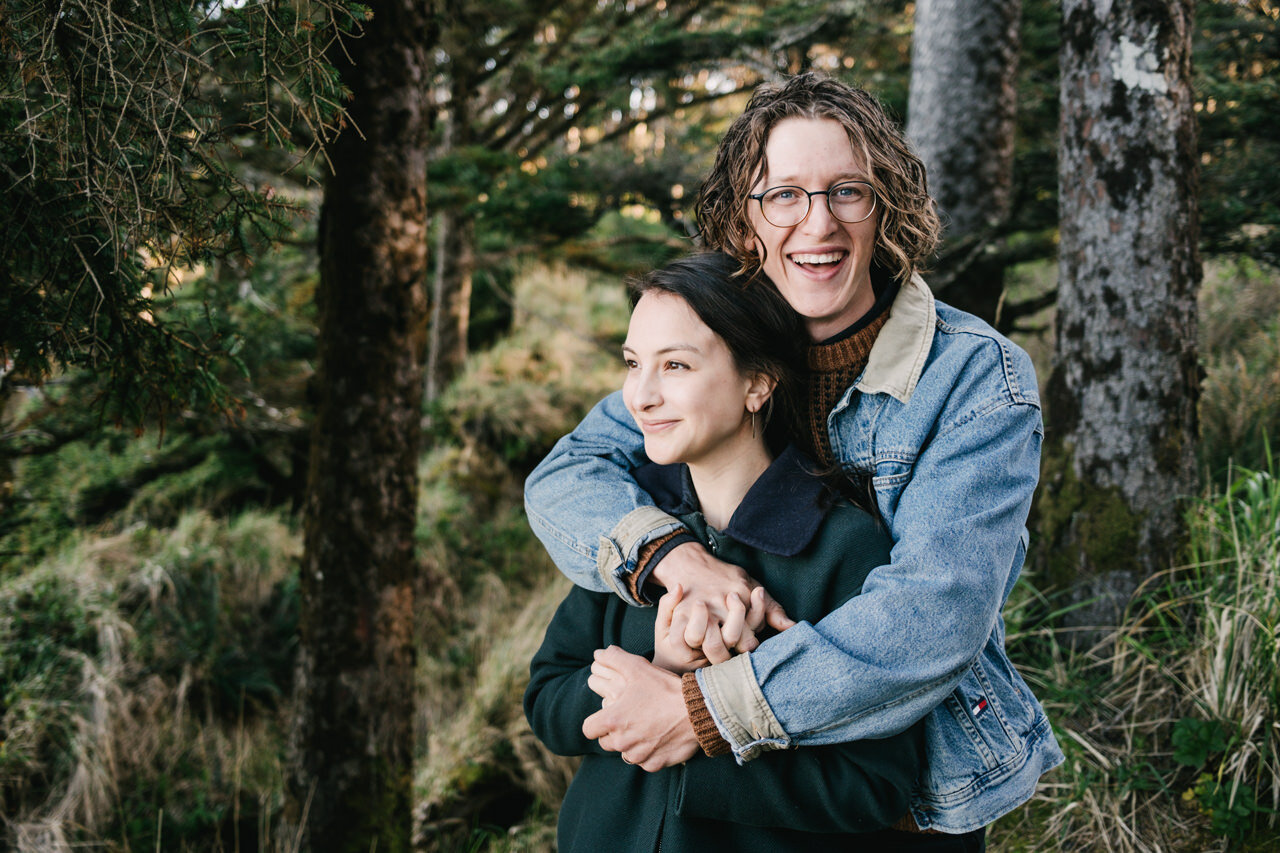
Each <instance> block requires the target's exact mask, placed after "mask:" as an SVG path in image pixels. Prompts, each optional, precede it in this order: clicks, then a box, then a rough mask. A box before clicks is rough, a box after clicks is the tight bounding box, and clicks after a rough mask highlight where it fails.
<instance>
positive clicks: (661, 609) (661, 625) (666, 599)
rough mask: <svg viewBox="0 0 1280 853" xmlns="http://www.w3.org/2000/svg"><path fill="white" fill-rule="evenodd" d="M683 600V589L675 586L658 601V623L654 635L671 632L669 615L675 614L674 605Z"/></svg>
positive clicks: (678, 585)
mask: <svg viewBox="0 0 1280 853" xmlns="http://www.w3.org/2000/svg"><path fill="white" fill-rule="evenodd" d="M683 598H684V588H683V587H682V586H680V584H676V585H675V586H674V587H672V588H671V589H670V590H668V591H667V594H666V595H664V596H662V598H660V599H658V621H657V623H656V626H655V628H654V633H655V634H656V633H658V632H659V631H666V632H669V631H670V630H671V614H673V613H675V610H676V605H677V604H679V603H680V601H681V600H682V599H683Z"/></svg>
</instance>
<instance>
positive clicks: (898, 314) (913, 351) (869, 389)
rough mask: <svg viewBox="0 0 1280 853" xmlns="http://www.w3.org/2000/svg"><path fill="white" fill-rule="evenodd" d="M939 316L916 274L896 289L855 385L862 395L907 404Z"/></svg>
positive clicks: (930, 297)
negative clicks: (888, 397) (876, 396)
mask: <svg viewBox="0 0 1280 853" xmlns="http://www.w3.org/2000/svg"><path fill="white" fill-rule="evenodd" d="M937 320H938V312H937V309H936V308H935V306H934V302H933V294H932V293H931V292H930V291H929V286H928V285H926V284H925V283H924V279H922V278H921V277H920V276H919V274H912V276H911V278H910V279H909V280H908V281H906V282H905V283H904V284H903V285H902V287H900V288H899V289H898V296H897V298H896V299H894V300H893V305H891V306H890V307H889V319H888V320H887V321H886V322H885V324H884V328H882V329H881V330H880V334H879V335H877V336H876V342H875V344H873V345H872V347H871V356H870V358H868V359H867V367H866V370H864V371H863V372H862V376H861V377H859V379H858V381H857V382H855V383H854V387H856V388H857V389H858V390H859V391H861V392H862V393H864V394H888V395H889V396H891V397H893V398H894V399H896V400H898V401H900V402H902V403H906V402H907V401H908V400H910V399H911V395H912V393H914V392H915V390H916V383H918V382H919V381H920V374H921V373H923V372H924V363H925V360H926V359H928V357H929V347H930V346H931V345H932V343H933V333H934V329H935V327H936V325H937Z"/></svg>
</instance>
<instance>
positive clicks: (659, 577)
mask: <svg viewBox="0 0 1280 853" xmlns="http://www.w3.org/2000/svg"><path fill="white" fill-rule="evenodd" d="M653 579H654V580H655V581H656V582H658V583H660V584H661V585H662V586H664V587H666V588H667V589H668V590H674V589H675V588H676V587H677V586H678V587H680V589H681V600H680V602H679V603H678V604H676V605H675V609H674V611H673V616H672V620H671V621H672V624H673V625H675V624H677V622H679V623H680V624H683V625H684V626H685V631H684V639H685V643H686V645H688V646H689V648H691V649H696V650H701V651H702V653H703V654H704V655H705V657H706V658H707V660H709V661H710V662H711V663H722V662H724V661H726V660H728V659H729V658H730V657H731V656H732V655H733V654H734V653H736V652H749V651H751V650H752V649H754V648H755V647H756V646H758V645H760V642H759V640H758V639H757V637H756V635H757V633H759V632H760V631H761V630H762V629H763V628H764V627H765V626H766V625H768V626H769V627H770V628H773V629H774V630H776V631H785V630H786V629H787V628H790V627H791V626H792V625H794V624H796V623H795V622H794V621H793V620H792V619H791V618H790V617H788V616H787V614H786V612H785V611H784V610H783V609H782V605H780V604H778V602H776V601H774V600H773V598H772V597H770V595H769V593H768V592H766V591H765V588H764V587H762V586H760V584H759V583H757V582H756V581H755V580H754V579H753V578H752V577H750V576H749V575H748V574H747V573H746V572H744V571H743V570H742V569H741V568H739V567H738V566H735V565H733V564H732V563H726V562H724V561H723V560H718V559H716V558H715V557H713V556H711V555H710V554H708V553H707V551H706V549H705V548H703V547H702V546H701V545H697V544H695V543H693V542H686V543H685V544H683V545H680V546H677V547H676V548H673V549H672V550H671V552H670V553H669V554H667V555H666V556H665V557H663V558H662V560H661V562H659V563H658V565H657V566H655V567H654V570H653ZM735 601H736V602H737V605H735V604H734V602H735ZM744 602H746V603H748V606H747V608H746V613H745V616H744V618H743V619H742V620H741V621H740V622H739V621H735V620H734V618H733V609H734V608H735V607H741V606H742V605H743V603H744ZM701 609H705V611H706V614H707V621H706V628H704V629H703V630H701V631H699V630H698V627H699V625H700V621H699V620H700V619H701V618H702V617H701V615H700V613H699V611H700V610H701Z"/></svg>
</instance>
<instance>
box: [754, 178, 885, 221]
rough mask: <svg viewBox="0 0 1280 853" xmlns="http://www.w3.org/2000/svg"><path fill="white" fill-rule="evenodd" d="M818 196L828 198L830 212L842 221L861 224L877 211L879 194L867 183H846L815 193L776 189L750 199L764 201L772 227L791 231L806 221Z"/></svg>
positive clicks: (762, 205) (761, 208)
mask: <svg viewBox="0 0 1280 853" xmlns="http://www.w3.org/2000/svg"><path fill="white" fill-rule="evenodd" d="M815 195H825V196H826V197H827V209H828V210H830V211H831V215H832V216H834V217H835V218H836V219H839V220H840V221H841V222H848V223H850V224H852V223H855V222H861V221H862V220H864V219H866V218H867V217H868V216H870V215H871V214H872V213H874V212H875V209H876V191H875V190H873V189H872V188H871V184H868V183H866V182H865V181H845V182H844V183H840V184H836V185H834V186H832V187H831V188H830V189H825V190H813V191H812V192H810V191H809V190H806V189H802V188H801V187H773V188H772V189H767V190H765V191H764V192H762V193H754V194H752V195H749V196H747V198H750V199H754V200H756V201H758V202H760V213H761V214H763V215H764V218H765V220H766V221H767V222H768V223H769V224H770V225H774V226H777V227H778V228H790V227H791V226H793V225H799V224H800V223H801V222H804V219H805V217H806V216H808V215H809V208H810V207H811V206H812V205H813V197H814V196H815Z"/></svg>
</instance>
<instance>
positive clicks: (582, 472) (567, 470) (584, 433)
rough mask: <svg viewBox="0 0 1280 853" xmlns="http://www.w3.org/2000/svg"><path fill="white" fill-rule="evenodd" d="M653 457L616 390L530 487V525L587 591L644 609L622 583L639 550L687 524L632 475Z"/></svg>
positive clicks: (544, 463) (542, 465)
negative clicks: (655, 502)
mask: <svg viewBox="0 0 1280 853" xmlns="http://www.w3.org/2000/svg"><path fill="white" fill-rule="evenodd" d="M647 461H648V460H647V459H646V457H645V455H644V436H643V435H641V433H640V431H639V429H637V428H636V424H635V420H634V419H632V417H631V414H630V413H629V412H628V411H627V409H626V406H624V405H623V403H622V393H621V392H614V393H613V394H610V395H609V396H608V397H605V398H604V399H603V400H601V401H600V402H599V403H597V404H596V406H595V408H593V409H592V410H591V411H590V412H589V413H588V414H587V416H586V417H585V418H584V419H583V421H582V423H580V424H578V427H577V428H576V429H575V430H574V431H573V432H571V433H569V434H568V435H566V436H565V437H564V438H562V439H560V441H558V442H556V446H555V447H554V448H552V450H551V453H550V454H548V455H547V458H546V459H543V460H542V462H541V463H539V464H538V467H537V468H535V469H534V471H533V473H532V474H530V475H529V478H528V479H527V480H526V481H525V484H524V501H525V512H526V513H527V515H528V517H529V526H530V527H532V528H533V532H534V533H535V534H537V536H538V538H539V539H540V540H541V541H542V544H543V546H544V547H546V549H547V553H548V554H550V555H551V559H552V560H554V561H555V564H556V566H557V567H559V569H560V571H562V572H564V573H565V575H567V576H568V578H569V580H571V581H573V582H574V583H575V584H577V585H578V586H580V587H583V588H585V589H590V590H594V591H596V592H616V593H617V594H618V595H619V596H620V597H621V598H622V599H623V600H625V601H626V602H627V603H629V604H639V603H640V602H638V601H636V600H635V599H634V598H633V597H632V596H631V595H630V593H629V592H628V590H627V586H626V584H625V583H624V582H622V579H623V578H625V577H626V576H627V575H629V574H630V573H631V572H633V571H635V568H636V556H637V553H638V552H639V550H640V547H641V546H642V545H644V544H645V543H647V542H651V541H652V540H654V539H657V538H658V537H660V536H663V535H665V534H667V533H669V532H671V531H673V530H675V529H676V528H678V527H680V526H681V525H680V522H678V521H677V520H676V519H674V518H672V517H671V516H669V515H667V514H666V513H663V512H662V511H661V510H659V509H657V508H656V507H655V506H654V505H653V500H652V499H651V498H650V497H649V495H648V494H646V493H645V492H644V490H642V489H641V488H640V487H639V486H637V485H636V482H635V479H634V477H632V475H631V472H632V470H634V469H635V468H637V467H638V466H640V465H642V464H644V463H645V462H647Z"/></svg>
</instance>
